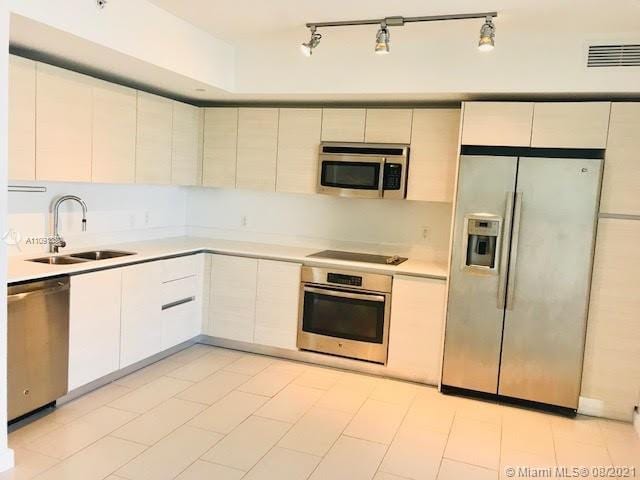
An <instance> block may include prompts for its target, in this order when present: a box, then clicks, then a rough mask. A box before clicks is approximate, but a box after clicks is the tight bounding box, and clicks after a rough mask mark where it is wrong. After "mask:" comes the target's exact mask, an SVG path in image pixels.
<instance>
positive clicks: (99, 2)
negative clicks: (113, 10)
mask: <svg viewBox="0 0 640 480" xmlns="http://www.w3.org/2000/svg"><path fill="white" fill-rule="evenodd" d="M107 1H108V0H96V6H97V7H98V9H99V10H103V9H104V7H106V6H107Z"/></svg>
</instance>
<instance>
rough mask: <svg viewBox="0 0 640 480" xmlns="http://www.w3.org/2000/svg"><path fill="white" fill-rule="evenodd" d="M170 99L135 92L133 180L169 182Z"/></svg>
mask: <svg viewBox="0 0 640 480" xmlns="http://www.w3.org/2000/svg"><path fill="white" fill-rule="evenodd" d="M172 125H173V102H172V101H171V100H169V99H167V98H163V97H159V96H157V95H152V94H150V93H146V92H140V91H139V92H138V135H137V139H136V183H152V184H169V183H171V155H172V152H171V143H172V142H171V140H172Z"/></svg>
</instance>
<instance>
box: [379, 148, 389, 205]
mask: <svg viewBox="0 0 640 480" xmlns="http://www.w3.org/2000/svg"><path fill="white" fill-rule="evenodd" d="M386 164H387V159H386V157H383V158H382V159H381V160H380V178H379V179H378V197H380V198H382V197H384V166H385V165H386Z"/></svg>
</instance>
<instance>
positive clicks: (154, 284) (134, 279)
mask: <svg viewBox="0 0 640 480" xmlns="http://www.w3.org/2000/svg"><path fill="white" fill-rule="evenodd" d="M161 275H162V262H149V263H141V264H139V265H133V266H130V267H125V268H123V269H122V318H121V324H122V332H121V336H120V341H121V344H120V368H124V367H126V366H128V365H131V364H133V363H135V362H138V361H140V360H143V359H145V358H147V357H150V356H152V355H154V354H156V353H158V352H160V351H161V350H162V317H161V313H162V309H161V307H162V298H161V289H160V286H161V281H160V280H161Z"/></svg>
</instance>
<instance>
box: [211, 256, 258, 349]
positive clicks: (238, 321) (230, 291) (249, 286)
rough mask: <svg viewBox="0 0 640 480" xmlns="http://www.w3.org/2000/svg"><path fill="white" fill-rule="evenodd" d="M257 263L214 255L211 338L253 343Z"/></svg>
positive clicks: (212, 265)
mask: <svg viewBox="0 0 640 480" xmlns="http://www.w3.org/2000/svg"><path fill="white" fill-rule="evenodd" d="M257 274H258V260H256V259H254V258H242V257H231V256H226V255H213V256H212V257H211V292H210V295H209V324H210V328H209V331H211V334H212V335H213V336H214V337H220V338H227V339H230V340H239V341H242V342H253V329H254V320H255V309H256V282H257Z"/></svg>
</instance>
